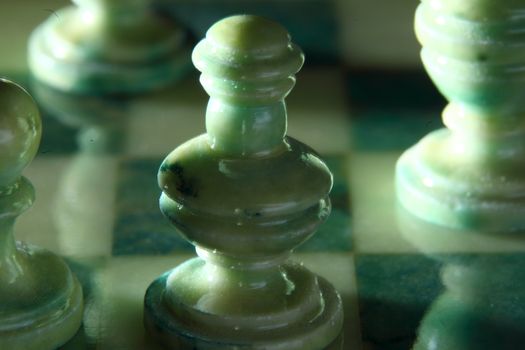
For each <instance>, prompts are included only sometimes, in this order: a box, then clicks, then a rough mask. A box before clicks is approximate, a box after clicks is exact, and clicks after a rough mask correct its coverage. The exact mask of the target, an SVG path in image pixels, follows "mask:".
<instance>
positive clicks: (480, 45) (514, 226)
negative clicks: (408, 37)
mask: <svg viewBox="0 0 525 350" xmlns="http://www.w3.org/2000/svg"><path fill="white" fill-rule="evenodd" d="M523 9H525V1H512V2H508V3H500V2H490V1H483V0H469V1H464V2H461V4H459V3H454V2H453V1H446V0H439V1H422V4H421V5H420V6H419V8H418V10H417V13H416V32H417V35H418V38H419V40H420V42H421V43H422V44H423V49H422V52H421V57H422V59H423V63H424V65H425V68H426V70H427V71H428V73H429V75H430V77H431V78H432V80H433V81H434V83H435V84H436V85H437V86H438V88H439V89H440V91H441V92H442V94H443V95H444V96H445V97H447V99H448V100H449V101H450V104H449V105H448V106H447V108H446V109H445V110H444V112H443V121H444V123H445V124H446V126H447V127H448V129H442V130H438V131H435V132H433V133H431V134H429V135H428V136H426V137H425V138H424V139H423V140H421V141H420V142H419V143H418V144H417V145H415V146H414V147H412V148H411V149H409V150H408V151H407V152H405V153H404V154H403V155H402V157H401V158H400V159H399V161H398V163H397V169H396V175H397V176H396V177H397V192H398V198H399V200H400V202H401V203H402V204H403V205H404V206H405V207H406V208H407V209H408V210H409V211H411V212H412V213H413V214H415V215H417V216H419V217H421V218H423V219H425V220H428V221H431V222H434V223H437V224H441V225H445V226H450V227H457V228H479V229H483V230H491V231H516V230H522V229H524V228H525V161H524V160H525V141H524V140H525V119H524V118H523V111H525V99H524V98H523V91H524V88H525V74H524V73H523V69H522V68H523V65H524V64H525V61H524V60H523V52H524V51H523V50H524V47H525V46H524V44H525V36H524V35H523V33H522V32H521V31H520V30H519V28H522V27H523V24H524V23H525V22H524V19H523V18H522V17H521V16H517V15H516V16H515V14H517V13H520V11H523Z"/></svg>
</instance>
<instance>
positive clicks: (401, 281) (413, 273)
mask: <svg viewBox="0 0 525 350" xmlns="http://www.w3.org/2000/svg"><path fill="white" fill-rule="evenodd" d="M440 265H441V264H440V263H439V262H438V261H436V260H433V259H430V258H427V257H425V256H421V255H408V254H396V255H386V254H377V255H360V256H357V257H356V277H357V285H358V299H359V317H360V320H361V331H362V338H363V341H364V342H365V343H368V344H370V346H371V348H372V349H374V350H408V349H410V348H411V345H412V344H413V343H414V341H415V338H416V333H417V328H418V325H419V323H420V321H421V319H422V318H423V316H424V314H425V311H426V310H427V308H428V307H429V306H430V304H431V303H432V301H433V300H434V299H435V298H436V297H437V296H438V295H439V293H440V292H441V291H442V289H443V287H442V284H441V280H440V276H439V274H440Z"/></svg>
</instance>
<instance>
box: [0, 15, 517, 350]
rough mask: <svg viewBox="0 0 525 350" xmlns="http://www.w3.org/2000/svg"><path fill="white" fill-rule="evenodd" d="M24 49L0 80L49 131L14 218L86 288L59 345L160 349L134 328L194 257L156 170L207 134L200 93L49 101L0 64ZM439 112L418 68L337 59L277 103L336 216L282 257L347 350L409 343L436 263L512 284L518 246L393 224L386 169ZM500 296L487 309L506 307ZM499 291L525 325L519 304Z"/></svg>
mask: <svg viewBox="0 0 525 350" xmlns="http://www.w3.org/2000/svg"><path fill="white" fill-rule="evenodd" d="M28 16H30V15H28ZM37 17H39V18H37ZM40 17H41V14H39V15H38V16H33V17H32V21H29V22H31V23H33V24H32V25H29V24H28V25H26V27H24V28H25V30H26V31H27V33H26V32H23V33H22V34H19V35H20V37H21V38H22V37H25V36H27V34H28V33H29V31H30V29H31V28H32V26H33V25H34V23H38V21H40V20H41V19H40ZM42 17H45V16H42ZM24 25H25V24H21V26H24ZM24 33H25V34H24ZM19 51H20V50H18V51H17V52H14V53H12V54H11V55H7V57H4V58H2V59H0V75H2V76H4V77H7V78H10V79H13V80H15V81H18V82H19V83H21V84H22V85H24V86H28V87H29V89H30V90H31V91H32V92H33V93H34V94H35V96H36V99H37V100H39V101H40V102H39V103H40V104H41V110H42V114H43V123H44V124H43V125H44V135H43V139H42V144H41V147H40V151H39V154H38V156H37V157H36V159H35V160H34V161H33V163H32V164H31V165H30V166H29V167H28V168H27V169H26V171H25V175H26V176H27V177H28V178H29V179H30V180H31V181H32V182H33V184H34V185H35V188H36V191H37V200H36V202H35V204H34V206H33V207H32V208H31V209H30V210H29V211H28V212H27V213H25V214H23V215H22V216H21V217H20V219H19V220H18V223H17V226H16V237H17V239H19V240H24V241H27V242H30V243H33V244H36V245H40V246H42V247H45V248H48V249H50V250H52V251H54V252H56V253H58V254H60V255H62V256H64V257H65V258H66V259H67V261H68V262H69V263H70V266H71V267H72V269H73V270H74V272H75V273H76V274H77V276H78V277H79V279H80V280H81V282H82V284H83V287H84V293H85V313H84V322H83V326H82V328H81V330H80V331H79V333H78V334H77V335H76V337H75V338H74V339H72V340H71V341H70V342H69V343H68V344H66V345H65V346H64V347H63V349H75V350H84V349H97V350H98V349H108V350H109V349H111V350H113V349H122V350H128V349H129V350H139V349H140V350H144V349H153V350H154V349H158V348H157V346H156V345H155V344H154V343H152V341H151V340H150V339H148V338H147V336H146V335H145V334H144V330H143V326H142V303H143V296H144V293H145V290H146V288H147V286H148V285H149V283H151V281H153V280H154V279H155V278H156V277H157V276H159V275H160V274H161V273H162V272H164V271H166V270H168V269H171V268H173V267H174V266H176V265H178V264H180V263H181V262H183V261H185V260H187V259H188V258H191V257H192V256H194V250H193V247H192V246H191V245H190V244H188V243H187V242H185V241H184V240H183V239H181V238H180V237H179V236H178V234H177V232H176V230H175V229H174V228H173V227H171V226H170V225H169V223H168V222H167V220H166V219H165V218H164V217H163V216H162V215H161V213H160V211H159V209H158V197H159V194H160V190H159V189H158V187H157V183H156V173H157V170H158V166H159V165H160V162H161V161H162V159H163V158H164V156H165V155H166V154H167V153H169V152H170V151H171V150H172V149H173V148H175V147H176V146H177V145H179V144H181V143H182V142H184V141H186V140H188V139H190V138H191V137H194V136H196V135H199V134H200V133H202V132H204V114H205V108H206V102H207V96H206V95H205V93H204V92H203V90H202V88H201V87H200V86H199V85H198V82H197V78H198V77H197V74H196V73H194V74H193V75H191V74H190V75H189V76H188V77H187V78H186V79H185V80H183V81H182V82H180V83H179V84H177V85H176V86H173V87H172V88H169V89H166V90H163V91H159V92H155V93H152V94H148V95H144V96H136V97H134V98H118V99H117V98H115V99H112V100H105V101H102V102H100V101H93V100H90V99H76V100H75V99H73V100H68V99H67V98H66V99H63V98H58V99H57V100H56V101H57V102H55V101H54V98H55V97H54V96H53V95H51V96H49V95H46V92H45V91H41V90H38V89H37V88H34V87H31V86H32V85H31V84H30V81H29V80H28V75H27V72H26V71H24V69H12V67H13V65H12V64H6V65H5V67H8V68H4V66H3V65H1V63H2V60H3V59H5V62H14V61H17V58H16V57H17V55H18V56H22V55H23V52H21V51H20V52H19ZM22 67H23V65H22ZM39 96H40V98H39ZM443 103H444V102H443V101H442V100H441V99H440V97H439V96H438V95H437V93H436V92H435V90H434V88H433V87H432V85H431V84H430V82H429V81H428V79H427V78H426V76H425V75H424V74H421V73H420V72H416V73H412V72H401V73H389V74H378V73H375V72H371V71H369V72H362V71H352V70H348V69H345V68H344V67H343V66H340V65H337V64H334V62H333V60H332V59H329V60H328V61H327V62H320V61H319V60H314V62H311V63H309V62H308V60H307V64H306V65H305V67H304V68H303V70H302V71H301V72H300V73H299V74H298V75H297V85H296V87H295V89H294V90H293V91H292V93H291V94H290V96H289V97H288V98H287V105H288V117H289V127H288V131H289V132H288V133H289V135H291V136H293V137H295V138H297V139H299V140H301V141H303V142H305V143H306V144H308V145H310V146H312V147H313V148H314V149H316V150H317V151H318V152H319V153H320V154H321V155H322V157H323V158H324V159H325V160H326V162H327V164H328V165H329V167H330V168H331V170H332V171H333V173H334V181H335V183H334V188H333V190H332V193H331V199H332V204H333V211H332V215H331V216H330V218H329V220H328V221H327V222H326V223H325V224H324V225H323V226H322V227H321V228H320V230H319V232H318V233H317V234H316V235H315V236H314V237H313V238H312V239H310V240H309V241H308V242H306V243H305V244H304V245H303V246H301V247H300V248H298V249H297V251H296V252H295V253H294V255H293V259H295V260H297V261H300V262H303V263H304V265H305V266H306V267H308V268H309V269H310V270H312V271H313V272H315V273H317V274H319V275H321V276H323V277H325V278H326V279H328V280H329V281H330V282H331V283H332V284H333V285H334V286H335V287H336V289H337V290H338V291H339V293H340V294H341V296H342V298H343V303H344V312H345V324H344V338H345V345H344V349H345V350H346V349H349V350H350V349H385V350H397V349H400V350H401V349H410V348H411V347H412V345H413V344H414V343H415V342H416V339H417V336H418V328H419V327H420V325H421V323H422V320H424V318H425V317H426V316H425V315H427V314H428V313H429V312H431V311H432V309H433V307H434V304H436V302H437V301H438V300H439V298H440V296H443V295H444V294H446V293H447V288H446V287H444V283H443V280H442V271H443V270H444V269H445V268H447V266H451V265H454V264H455V266H457V265H459V266H460V267H461V266H465V265H468V266H474V269H475V268H476V267H477V266H479V265H480V264H477V265H476V263H472V261H476V262H479V261H481V262H487V264H490V266H492V268H495V269H496V270H493V272H494V271H495V272H496V273H499V272H498V270H497V269H498V266H499V267H500V268H501V267H502V266H503V267H505V268H506V269H507V274H505V275H504V276H511V275H512V274H509V271H508V269H511V271H513V270H512V269H516V268H517V267H519V266H522V265H521V264H520V262H521V263H523V262H524V260H523V258H524V257H525V255H524V254H523V252H524V251H525V243H524V242H523V240H522V239H521V238H520V237H490V236H488V237H487V236H482V235H476V234H475V233H465V234H460V235H459V236H458V233H452V232H447V231H443V230H439V229H435V230H434V228H431V227H426V226H424V225H419V224H421V223H418V224H413V223H410V222H409V223H408V224H407V223H406V222H405V221H403V220H402V219H400V215H399V213H398V211H397V209H396V202H395V193H394V186H393V183H394V167H395V162H396V159H397V158H398V157H399V155H400V154H401V152H402V151H403V150H404V149H406V148H407V147H409V146H410V145H412V144H414V143H415V142H417V140H418V139H420V138H421V137H422V136H423V135H425V134H426V133H427V132H428V131H430V130H432V129H435V128H438V127H440V126H441V122H440V119H439V114H440V108H441V107H442V106H443ZM107 120H110V121H112V122H106V121H107ZM108 140H109V141H111V140H113V141H115V140H116V141H115V142H109V141H108ZM458 237H461V238H460V239H458ZM509 261H510V262H512V263H509ZM466 262H468V263H466ZM469 264H470V265H469ZM481 265H484V264H481ZM482 271H483V270H482ZM500 275H501V274H500ZM509 279H511V277H509ZM489 280H490V279H489ZM509 289H512V288H509ZM499 293H500V294H497V293H494V295H493V298H494V300H498V298H508V297H509V295H507V294H505V292H504V291H501V290H500V291H499ZM510 297H512V298H514V299H513V300H514V301H515V304H513V305H514V308H513V310H514V312H515V313H517V314H520V315H522V314H523V313H524V312H523V311H524V310H523V309H524V307H523V305H525V302H523V298H522V296H521V295H517V293H514V294H512V293H511V295H510ZM520 298H521V299H520ZM522 319H523V318H522ZM522 325H523V323H521V326H522Z"/></svg>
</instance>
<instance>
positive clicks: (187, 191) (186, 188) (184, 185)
mask: <svg viewBox="0 0 525 350" xmlns="http://www.w3.org/2000/svg"><path fill="white" fill-rule="evenodd" d="M160 170H161V171H162V172H170V173H172V174H174V175H175V188H176V189H177V191H179V192H180V193H181V194H183V195H185V196H189V197H194V198H196V197H197V195H198V191H197V187H196V184H195V180H194V179H189V178H187V177H186V175H185V174H184V168H183V167H182V165H180V164H179V163H172V164H169V163H163V164H162V165H161V168H160Z"/></svg>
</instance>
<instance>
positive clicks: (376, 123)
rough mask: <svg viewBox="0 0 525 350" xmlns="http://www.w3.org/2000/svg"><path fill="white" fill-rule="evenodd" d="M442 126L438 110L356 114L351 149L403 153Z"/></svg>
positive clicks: (373, 111)
mask: <svg viewBox="0 0 525 350" xmlns="http://www.w3.org/2000/svg"><path fill="white" fill-rule="evenodd" d="M442 127H444V126H443V123H442V122H441V118H440V113H439V111H423V110H421V111H411V110H402V111H395V110H390V111H385V110H367V111H357V112H356V113H354V119H353V120H352V141H353V147H354V149H355V150H359V151H374V152H380V151H397V150H405V149H407V148H408V147H411V146H413V145H414V144H416V143H417V142H418V141H419V140H420V139H421V138H423V137H424V136H425V135H426V134H428V133H429V132H431V131H432V130H436V129H439V128H442Z"/></svg>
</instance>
